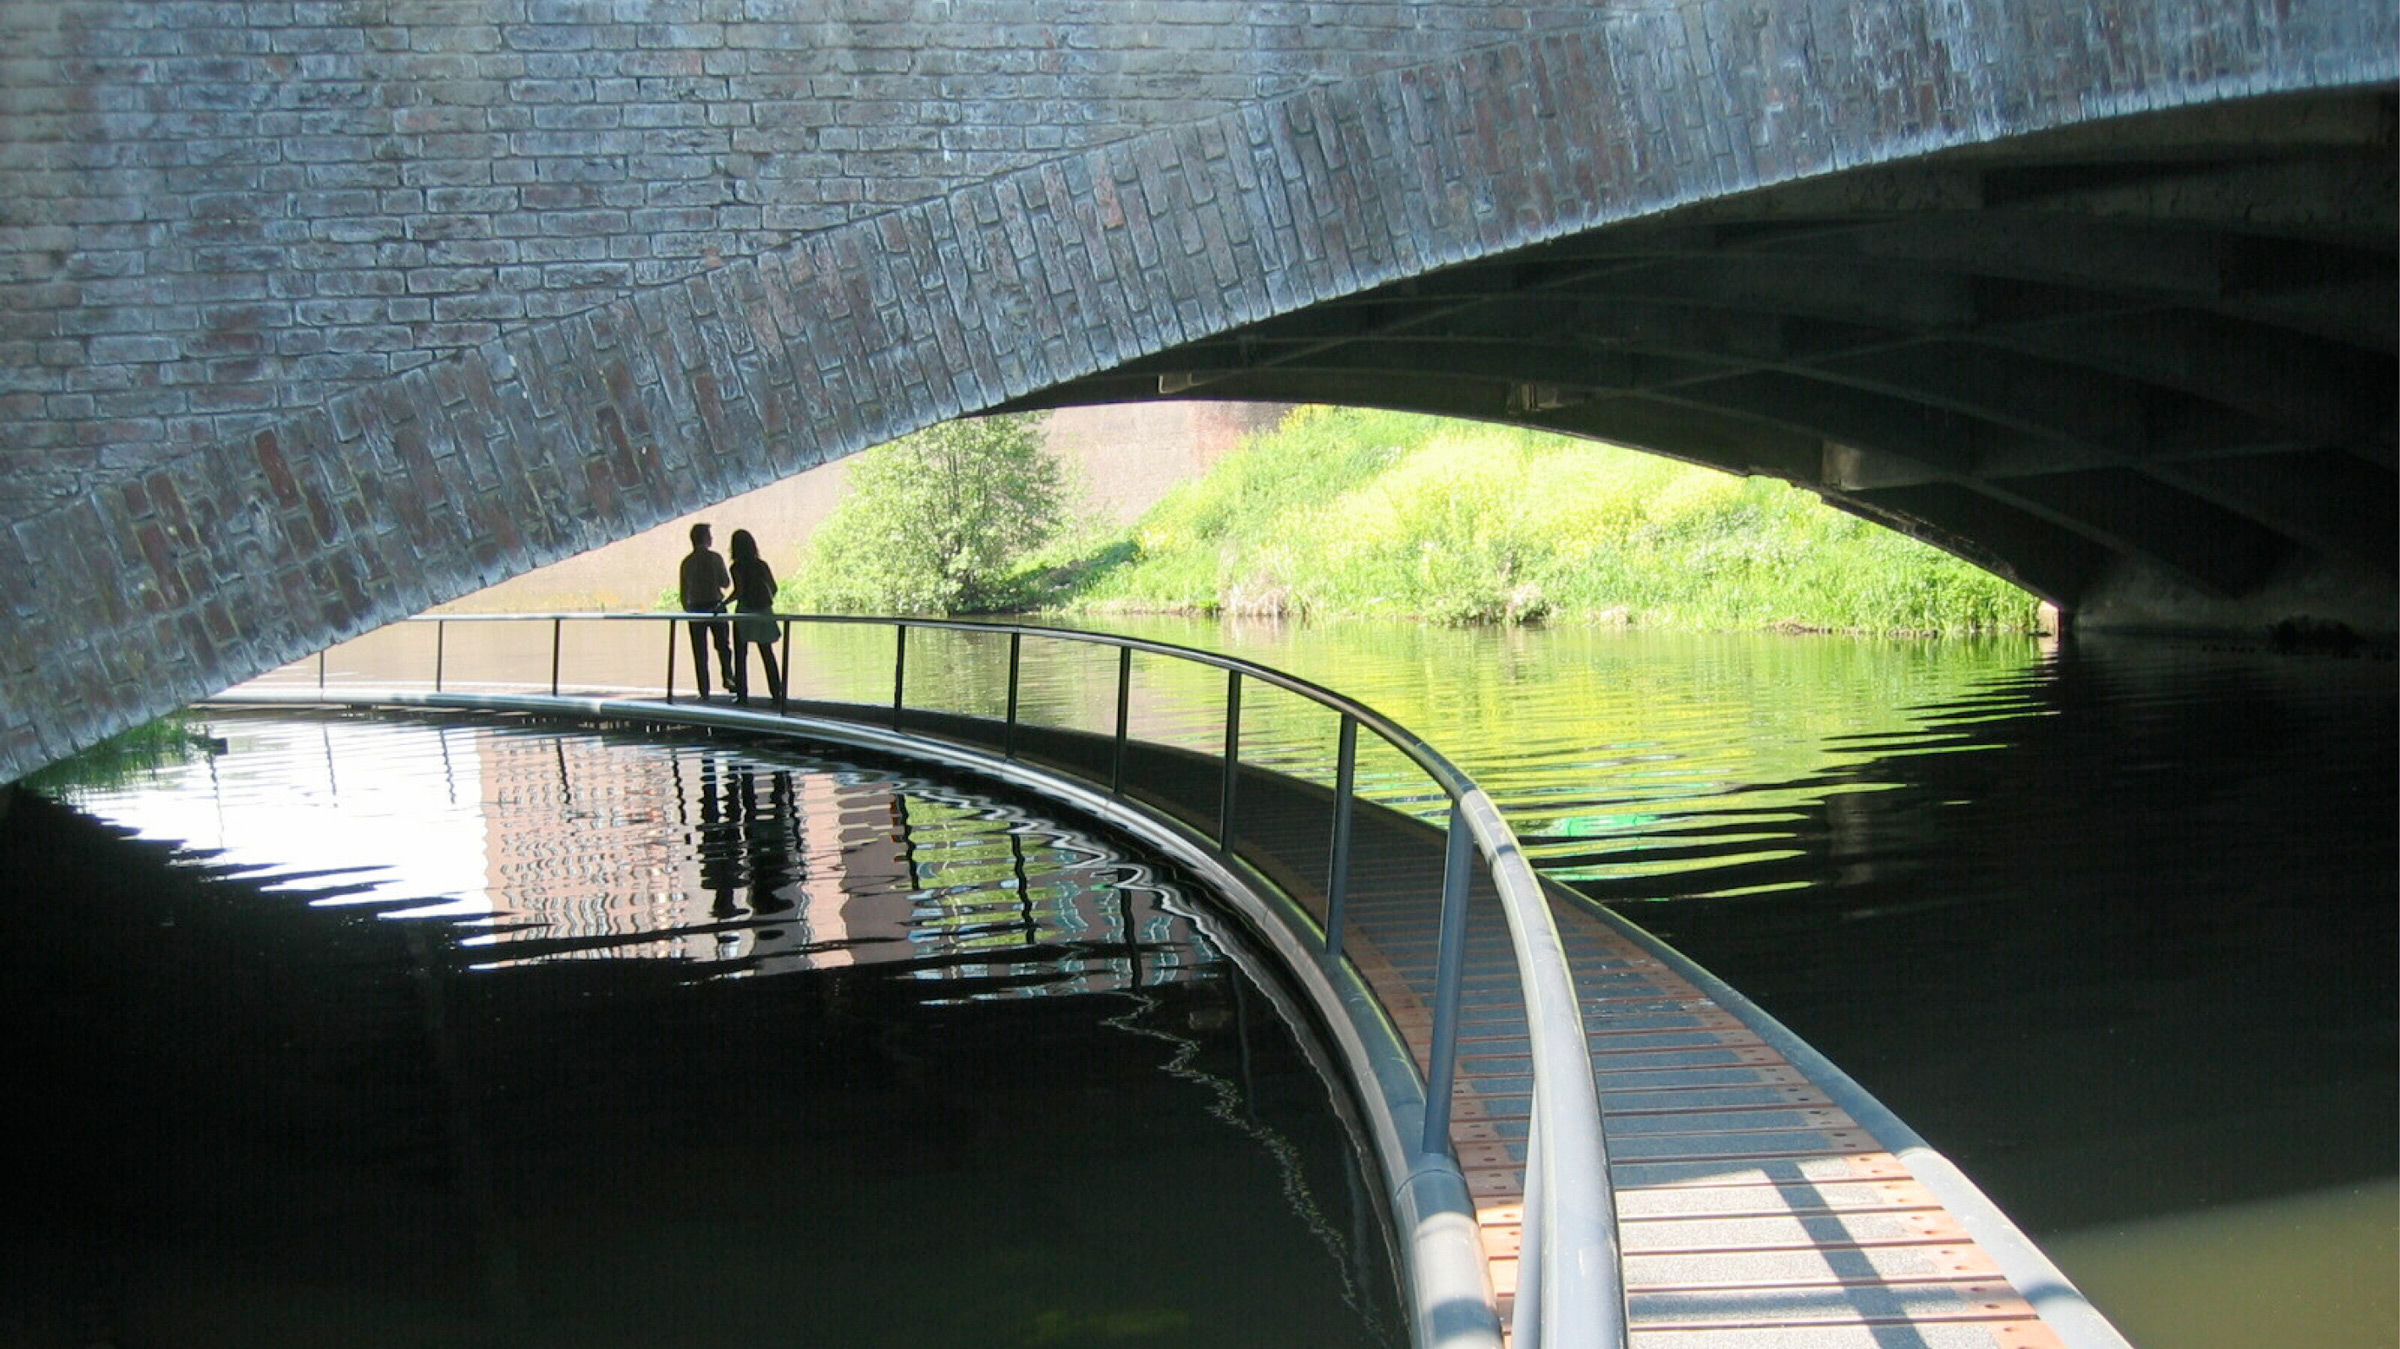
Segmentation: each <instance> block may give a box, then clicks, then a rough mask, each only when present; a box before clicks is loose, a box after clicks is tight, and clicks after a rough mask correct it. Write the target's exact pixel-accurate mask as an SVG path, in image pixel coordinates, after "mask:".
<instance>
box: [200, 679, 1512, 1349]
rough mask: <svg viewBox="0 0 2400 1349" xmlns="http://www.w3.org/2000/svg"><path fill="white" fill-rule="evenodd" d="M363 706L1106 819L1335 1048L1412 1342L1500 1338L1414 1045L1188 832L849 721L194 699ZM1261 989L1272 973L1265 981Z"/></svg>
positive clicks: (1422, 1346)
mask: <svg viewBox="0 0 2400 1349" xmlns="http://www.w3.org/2000/svg"><path fill="white" fill-rule="evenodd" d="M210 703H220V704H227V705H235V706H245V707H254V706H289V707H322V706H375V707H396V708H411V709H434V710H452V711H490V710H505V711H516V712H532V713H538V714H543V715H551V716H561V717H568V718H575V719H585V720H605V721H617V722H625V721H634V722H644V723H653V724H660V725H682V726H701V727H712V728H716V729H720V730H729V731H736V732H742V733H748V734H760V735H771V736H779V737H785V738H805V739H808V740H812V741H819V742H824V743H830V744H836V745H842V746H846V747H850V748H856V749H865V750H870V751H873V752H876V753H880V754H888V755H892V756H894V757H898V758H905V759H910V760H915V761H918V762H931V763H935V764H938V765H940V766H942V767H945V768H950V769H954V770H960V771H964V772H968V773H972V774H976V775H979V776H982V777H985V778H988V779H990V780H993V781H997V782H1001V783H1005V784H1007V785H1008V786H1011V787H1014V788H1017V789H1020V790H1024V791H1029V792H1032V793H1034V794H1036V795H1039V796H1042V797H1045V798H1047V799H1049V800H1052V801H1055V802H1057V803H1059V804H1061V805H1064V806H1066V807H1068V808H1070V809H1073V810H1076V811H1079V812H1081V813H1083V814H1085V815H1087V816H1090V817H1092V818H1094V819H1098V820H1101V821H1104V822H1106V823H1108V824H1110V825H1112V826H1114V827H1116V828H1118V829H1121V830H1123V831H1124V832H1125V833H1127V834H1129V835H1131V836H1133V837H1135V838H1138V839H1140V840H1141V841H1142V842H1143V843H1145V844H1147V845H1149V846H1151V847H1153V848H1156V849H1157V850H1158V851H1160V852H1161V853H1163V854H1165V855H1166V856H1167V857H1169V858H1171V859H1173V860H1174V861H1175V862H1176V863H1178V864H1179V865H1181V866H1183V867H1185V868H1187V869H1188V870H1190V871H1191V872H1192V873H1193V874H1194V875H1196V876H1197V877H1199V878H1200V879H1201V880H1202V881H1203V882H1205V883H1206V885H1207V886H1208V887H1209V889H1210V890H1211V892H1212V895H1213V897H1214V898H1215V899H1216V900H1217V902H1219V903H1220V904H1222V905H1223V906H1224V907H1225V908H1227V909H1228V910H1230V911H1231V912H1232V913H1233V914H1234V916H1235V917H1236V918H1237V919H1238V920H1239V921H1241V922H1242V923H1243V924H1244V925H1245V926H1246V927H1247V928H1248V929H1249V930H1250V932H1251V933H1252V934H1253V935H1254V936H1256V937H1257V938H1258V939H1259V940H1260V941H1261V943H1262V944H1263V946H1264V947H1265V949H1266V950H1267V951H1268V952H1269V953H1271V954H1272V956H1273V957H1274V958H1275V959H1276V961H1277V962H1278V964H1279V966H1280V969H1279V970H1278V971H1277V973H1278V974H1279V975H1280V976H1281V978H1282V980H1283V981H1285V982H1288V983H1289V984H1291V985H1294V986H1296V987H1298V988H1299V989H1300V991H1301V992H1302V994H1303V996H1305V997H1306V998H1307V999H1308V1001H1309V1002H1310V1004H1311V1008H1310V1010H1311V1011H1312V1012H1313V1014H1314V1015H1315V1017H1316V1019H1317V1021H1318V1022H1319V1023H1320V1025H1321V1026H1322V1027H1323V1029H1324V1030H1325V1031H1326V1033H1327V1038H1328V1040H1329V1042H1330V1043H1331V1045H1332V1047H1333V1050H1334V1052H1335V1053H1336V1054H1337V1055H1339V1056H1340V1058H1341V1059H1342V1068H1343V1070H1344V1071H1345V1072H1346V1073H1347V1075H1348V1078H1349V1081H1348V1082H1347V1083H1346V1084H1345V1085H1346V1086H1347V1088H1348V1090H1349V1093H1350V1095H1351V1097H1352V1098H1353V1100H1354V1101H1355V1102H1356V1104H1357V1105H1358V1106H1359V1108H1360V1109H1359V1117H1360V1118H1361V1119H1362V1120H1364V1121H1365V1123H1366V1125H1367V1129H1368V1132H1369V1135H1370V1137H1369V1138H1368V1139H1366V1140H1365V1141H1366V1143H1367V1145H1368V1147H1369V1149H1370V1150H1371V1152H1372V1153H1373V1155H1374V1160H1375V1162H1376V1163H1377V1165H1378V1167H1379V1168H1380V1170H1381V1172H1382V1175H1383V1178H1384V1196H1383V1200H1384V1204H1385V1206H1386V1211H1387V1214H1388V1216H1389V1220H1390V1222H1391V1225H1392V1231H1391V1236H1392V1242H1393V1250H1392V1254H1393V1257H1394V1262H1395V1264H1396V1266H1397V1267H1398V1269H1399V1271H1400V1274H1401V1278H1402V1283H1403V1286H1402V1289H1401V1293H1402V1297H1403V1300H1404V1303H1405V1305H1406V1306H1407V1308H1408V1312H1409V1325H1410V1334H1411V1342H1412V1344H1413V1345H1414V1346H1416V1349H1500V1346H1501V1345H1502V1344H1503V1342H1504V1338H1505V1336H1504V1331H1503V1329H1502V1324H1501V1320H1500V1313H1499V1310H1498V1306H1499V1304H1498V1302H1497V1300H1496V1298H1495V1297H1494V1293H1493V1289H1492V1284H1491V1279H1490V1275H1489V1272H1488V1268H1487V1264H1486V1260H1485V1254H1484V1248H1483V1244H1482V1240H1481V1232H1480V1229H1479V1226H1478V1222H1477V1211H1476V1205H1475V1201H1474V1198H1473V1197H1472V1196H1471V1195H1470V1193H1469V1192H1468V1188H1467V1181H1466V1177H1465V1175H1464V1173H1463V1172H1462V1171H1461V1169H1460V1167H1459V1165H1458V1163H1457V1161H1456V1160H1454V1159H1453V1158H1451V1157H1449V1156H1447V1155H1442V1154H1436V1153H1429V1152H1426V1151H1424V1150H1423V1149H1422V1148H1421V1147H1420V1146H1419V1144H1418V1142H1417V1140H1418V1139H1419V1138H1420V1137H1421V1135H1422V1132H1423V1124H1424V1117H1425V1098H1424V1084H1423V1081H1422V1079H1421V1078H1420V1077H1419V1076H1418V1065H1417V1060H1416V1057H1415V1054H1414V1053H1413V1051H1412V1046H1411V1045H1409V1044H1408V1043H1407V1042H1406V1041H1405V1040H1404V1039H1403V1037H1402V1034H1401V1032H1400V1031H1399V1029H1397V1028H1396V1027H1395V1025H1394V1023H1393V1021H1392V1019H1391V1017H1390V1016H1389V1015H1387V1014H1386V1012H1385V1011H1384V1009H1383V1007H1382V1005H1381V1004H1380V1003H1379V1002H1378V998H1377V992H1376V990H1374V989H1373V988H1371V987H1370V986H1369V984H1368V982H1367V981H1366V980H1365V979H1362V978H1361V977H1360V976H1359V975H1358V973H1357V971H1356V970H1355V968H1354V967H1352V966H1351V965H1348V964H1346V963H1343V962H1340V961H1332V962H1328V961H1326V960H1323V959H1322V958H1320V957H1319V956H1318V955H1317V954H1316V952H1315V950H1314V949H1312V946H1311V943H1312V942H1313V940H1314V938H1313V936H1309V935H1306V934H1308V933H1310V931H1311V927H1312V924H1313V920H1312V919H1311V918H1310V917H1309V916H1308V915H1307V914H1306V913H1305V912H1304V911H1303V910H1302V909H1301V908H1300V906H1299V905H1297V904H1296V903H1295V902H1294V900H1293V899H1292V898H1291V896H1290V895H1289V894H1288V893H1287V892H1286V891H1285V889H1284V888H1283V887H1282V886H1279V885H1277V884H1276V883H1274V882H1273V881H1271V880H1269V879H1267V878H1266V877H1264V876H1262V875H1260V874H1259V873H1258V872H1257V871H1256V870H1255V869H1253V868H1251V867H1250V866H1248V865H1246V864H1244V863H1243V862H1241V861H1240V860H1239V859H1238V858H1230V857H1228V856H1227V855H1225V854H1224V853H1222V852H1220V851H1219V850H1218V849H1217V848H1216V847H1215V846H1214V844H1213V843H1211V842H1210V841H1209V840H1208V839H1207V838H1206V837H1205V836H1203V835H1202V834H1200V833H1199V832H1198V831H1196V830H1194V829H1192V828H1191V827H1189V826H1188V825H1186V824H1184V823H1183V822H1181V821H1179V820H1176V819H1174V818H1172V817H1171V816H1169V815H1166V814H1165V813H1163V812H1160V811H1157V810H1153V809H1150V808H1147V807H1144V806H1142V805H1141V804H1139V803H1137V802H1135V801H1133V800H1131V799H1129V798H1127V797H1122V796H1113V795H1111V794H1110V793H1109V792H1108V791H1107V790H1106V789H1105V788H1100V787H1094V786H1091V785H1089V784H1086V783H1083V782H1080V781H1077V780H1075V779H1073V778H1071V777H1068V776H1065V775H1063V774H1060V773H1055V772H1051V771H1048V770H1045V769H1041V768H1038V767H1034V766H1031V765H1028V764H1026V763H1024V762H1022V761H1019V760H1012V759H1008V758H1005V757H1002V756H999V755H995V754H989V753H986V752H983V751H981V750H977V749H974V748H972V747H969V746H964V745H958V744H955V743H951V742H947V741H941V740H933V739H928V738H924V737H920V736H914V735H907V734H902V733H898V732H893V731H890V730H886V729H883V728H880V727H876V726H871V725H867V724H864V723H861V722H856V721H848V720H836V719H833V718H826V717H814V716H804V715H778V714H775V713H772V712H762V711H750V710H745V709H739V708H733V707H725V706H710V705H706V704H697V705H696V704H692V703H688V702H681V703H667V702H661V701H656V700H650V699H639V698H621V697H588V696H574V695H539V694H509V695H485V694H468V693H428V692H416V691H408V690H392V689H364V688H361V689H348V690H340V691H328V690H316V689H308V690H279V689H272V688H255V687H251V688H241V689H234V690H229V691H227V692H225V693H221V694H218V695H216V696H215V697H212V698H208V699H204V700H202V703H201V705H203V706H205V705H207V704H210ZM1264 982H1266V983H1267V984H1268V985H1269V986H1271V985H1272V983H1273V982H1275V981H1273V980H1269V981H1264Z"/></svg>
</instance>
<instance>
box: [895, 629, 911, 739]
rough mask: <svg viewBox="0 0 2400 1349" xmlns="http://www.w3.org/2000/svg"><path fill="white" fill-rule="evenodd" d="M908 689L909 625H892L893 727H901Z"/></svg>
mask: <svg viewBox="0 0 2400 1349" xmlns="http://www.w3.org/2000/svg"><path fill="white" fill-rule="evenodd" d="M907 689H908V625H907V624H906V623H894V624H893V625H892V729H893V730H895V731H897V730H899V729H900V709H901V707H902V706H903V704H902V702H901V699H902V698H904V697H906V696H907Z"/></svg>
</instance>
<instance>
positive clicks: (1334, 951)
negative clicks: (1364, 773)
mask: <svg viewBox="0 0 2400 1349" xmlns="http://www.w3.org/2000/svg"><path fill="white" fill-rule="evenodd" d="M1337 744H1338V749H1337V750H1336V752H1335V754H1334V769H1333V853H1332V856H1331V857H1329V858H1328V859H1327V860H1326V863H1325V958H1326V959H1327V960H1339V959H1341V958H1342V907H1343V905H1344V904H1346V903H1347V902H1348V901H1349V899H1350V807H1351V802H1352V798H1351V792H1352V789H1353V788H1354V787H1355V786H1356V785H1357V782H1358V719H1357V718H1355V717H1353V716H1351V715H1350V714H1349V713H1347V712H1344V713H1343V714H1342V731H1341V735H1340V736H1339V737H1338V740H1337Z"/></svg>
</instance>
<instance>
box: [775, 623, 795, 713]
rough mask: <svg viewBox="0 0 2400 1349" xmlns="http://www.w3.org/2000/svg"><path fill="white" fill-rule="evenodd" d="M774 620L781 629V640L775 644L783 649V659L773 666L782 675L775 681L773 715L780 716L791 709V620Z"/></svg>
mask: <svg viewBox="0 0 2400 1349" xmlns="http://www.w3.org/2000/svg"><path fill="white" fill-rule="evenodd" d="M776 622H777V624H778V626H780V627H781V628H782V629H783V640H782V641H781V642H778V643H777V644H776V645H778V646H780V647H781V648H782V649H783V659H782V660H780V661H778V662H776V666H775V673H776V674H778V675H780V676H782V677H781V678H779V679H777V680H776V681H775V715H776V716H779V717H780V716H783V715H784V714H785V713H787V712H789V711H790V710H791V701H792V620H790V619H788V618H783V619H777V620H776Z"/></svg>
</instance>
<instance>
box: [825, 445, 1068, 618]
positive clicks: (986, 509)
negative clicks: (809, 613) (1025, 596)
mask: <svg viewBox="0 0 2400 1349" xmlns="http://www.w3.org/2000/svg"><path fill="white" fill-rule="evenodd" d="M1066 513H1067V490H1066V472H1065V469H1064V467H1063V466H1062V465H1061V464H1060V462H1059V460H1058V458H1057V456H1055V455H1053V454H1051V453H1050V451H1049V450H1048V449H1047V448H1046V447H1045V446H1044V445H1043V444H1042V439H1041V414H1038V413H1027V414H1018V415H1011V416H998V417H976V418H966V419H963V420H960V421H954V422H944V423H942V424H941V425H939V426H934V427H929V428H927V429H925V430H923V431H919V432H917V433H916V434H914V435H909V436H903V437H901V438H900V439H898V440H895V441H892V442H890V443H889V444H886V445H880V446H877V447H876V448H874V449H872V450H869V451H867V452H866V453H864V454H862V455H860V456H859V457H858V460H857V462H856V464H855V465H854V466H853V467H852V469H851V470H850V495H849V496H848V497H846V498H844V500H843V501H842V504H841V505H840V506H838V507H836V508H835V509H834V512H833V514H832V515H830V516H828V517H826V519H825V522H824V523H823V524H821V525H819V526H817V529H816V532H815V534H814V535H813V536H812V537H811V539H810V540H809V550H808V554H807V556H806V557H805V558H804V559H802V561H801V564H800V570H799V574H798V575H797V576H796V577H795V578H794V580H793V584H792V586H791V587H790V591H789V593H790V595H791V599H792V601H793V602H795V603H796V604H797V605H798V606H799V607H803V608H810V609H817V610H822V611H832V612H845V611H846V612H862V611H877V612H886V613H907V614H925V613H939V614H954V613H976V612H988V611H990V610H993V609H998V608H1003V607H1005V606H1006V605H1007V603H1008V601H1009V600H1010V598H1011V594H1010V586H1009V583H1008V582H1009V575H1010V565H1011V564H1012V563H1013V562H1015V561H1016V560H1017V559H1018V558H1019V557H1021V556H1022V555H1023V554H1025V553H1026V552H1028V551H1030V550H1031V549H1034V548H1038V547H1040V546H1041V545H1042V544H1043V543H1045V542H1047V541H1048V540H1049V539H1050V538H1051V536H1053V535H1054V534H1056V533H1057V532H1058V530H1059V528H1060V526H1061V525H1062V524H1064V523H1065V519H1066Z"/></svg>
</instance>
